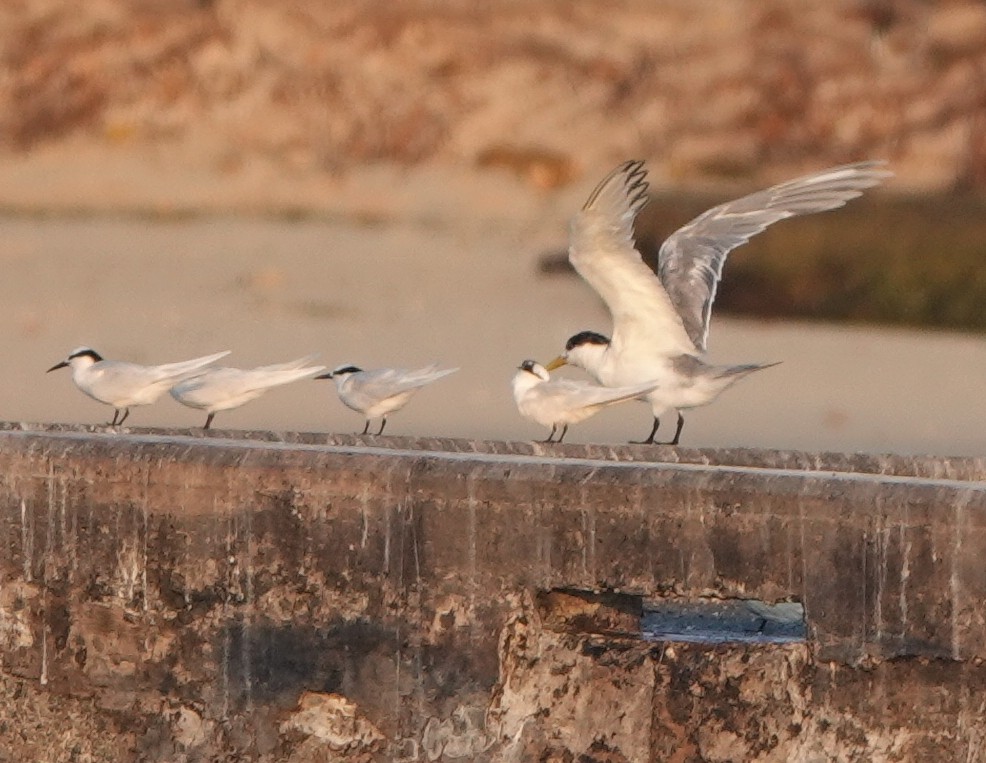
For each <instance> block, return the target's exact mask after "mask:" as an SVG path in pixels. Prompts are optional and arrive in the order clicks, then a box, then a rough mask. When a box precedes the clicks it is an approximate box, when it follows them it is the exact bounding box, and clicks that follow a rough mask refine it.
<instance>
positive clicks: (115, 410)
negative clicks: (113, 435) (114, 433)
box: [110, 408, 120, 427]
mask: <svg viewBox="0 0 986 763" xmlns="http://www.w3.org/2000/svg"><path fill="white" fill-rule="evenodd" d="M119 415H120V412H119V411H118V410H117V409H116V408H114V409H113V420H112V421H111V422H110V426H111V427H115V426H116V418H117V416H119Z"/></svg>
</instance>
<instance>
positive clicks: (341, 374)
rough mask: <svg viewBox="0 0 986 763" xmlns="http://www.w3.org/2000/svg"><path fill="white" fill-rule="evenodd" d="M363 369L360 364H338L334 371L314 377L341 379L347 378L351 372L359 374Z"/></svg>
mask: <svg viewBox="0 0 986 763" xmlns="http://www.w3.org/2000/svg"><path fill="white" fill-rule="evenodd" d="M362 370H363V369H362V368H360V367H359V366H354V365H353V364H352V363H344V364H343V365H341V366H338V367H337V368H335V369H333V370H332V371H329V373H327V374H319V375H318V376H315V377H313V378H315V379H340V380H342V379H345V378H347V377H348V376H350V375H351V374H358V373H360V372H361V371H362Z"/></svg>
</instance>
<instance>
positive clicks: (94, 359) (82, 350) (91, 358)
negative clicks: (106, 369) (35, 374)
mask: <svg viewBox="0 0 986 763" xmlns="http://www.w3.org/2000/svg"><path fill="white" fill-rule="evenodd" d="M102 359H103V356H102V355H100V354H99V353H98V352H96V351H95V350H94V349H92V348H91V347H76V348H75V349H74V350H72V352H70V353H69V354H68V357H67V358H65V360H63V361H62V362H61V363H56V364H55V365H53V366H52V367H51V368H49V369H48V373H51V372H52V371H55V370H57V369H59V368H65V367H66V366H71V367H72V369H73V370H75V369H76V368H88V367H89V366H91V365H92V364H93V363H98V362H99V361H101V360H102Z"/></svg>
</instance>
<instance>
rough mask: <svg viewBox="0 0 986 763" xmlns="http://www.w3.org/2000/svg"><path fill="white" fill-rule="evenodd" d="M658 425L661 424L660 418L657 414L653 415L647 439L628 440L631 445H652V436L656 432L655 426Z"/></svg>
mask: <svg viewBox="0 0 986 763" xmlns="http://www.w3.org/2000/svg"><path fill="white" fill-rule="evenodd" d="M659 426H661V420H660V419H659V418H658V417H657V416H655V417H654V426H653V427H652V428H651V430H650V434H649V435H647V439H646V440H630V444H631V445H653V444H654V436H655V435H656V434H657V428H658V427H659Z"/></svg>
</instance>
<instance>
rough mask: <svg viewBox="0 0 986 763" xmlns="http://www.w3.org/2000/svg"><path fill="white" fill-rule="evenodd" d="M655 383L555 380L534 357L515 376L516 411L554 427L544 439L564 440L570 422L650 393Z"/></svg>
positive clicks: (522, 365)
mask: <svg viewBox="0 0 986 763" xmlns="http://www.w3.org/2000/svg"><path fill="white" fill-rule="evenodd" d="M656 386H657V384H656V382H648V383H646V384H634V385H631V386H627V387H601V386H599V385H598V384H591V383H589V382H580V381H572V380H571V379H556V380H554V381H552V379H551V375H550V374H549V373H548V371H547V369H546V368H545V367H544V366H542V365H541V364H540V363H537V362H535V361H533V360H525V361H524V362H523V363H521V364H520V366H518V369H517V373H516V374H514V378H513V391H514V401H515V402H516V403H517V410H518V411H520V413H521V415H522V416H525V417H527V418H529V419H531V421H535V422H537V423H538V424H542V425H544V426H546V427H551V434H549V435H548V439H546V440H542V442H561V441H562V440H563V439H565V433H566V432H568V425H569V424H578V423H579V422H580V421H585V420H586V419H587V418H589V417H590V416H594V415H595V414H597V413H599V411H601V410H602V409H603V408H605V407H606V406H607V405H614V404H615V403H621V402H623V401H624V400H633V399H634V398H636V397H640V396H641V395H644V394H647V393H648V392H650V391H651V390H653V389H654V388H655V387H656ZM558 427H561V434H560V435H559V436H558V439H557V440H554V439H553V438H554V436H555V432H556V431H558Z"/></svg>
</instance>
